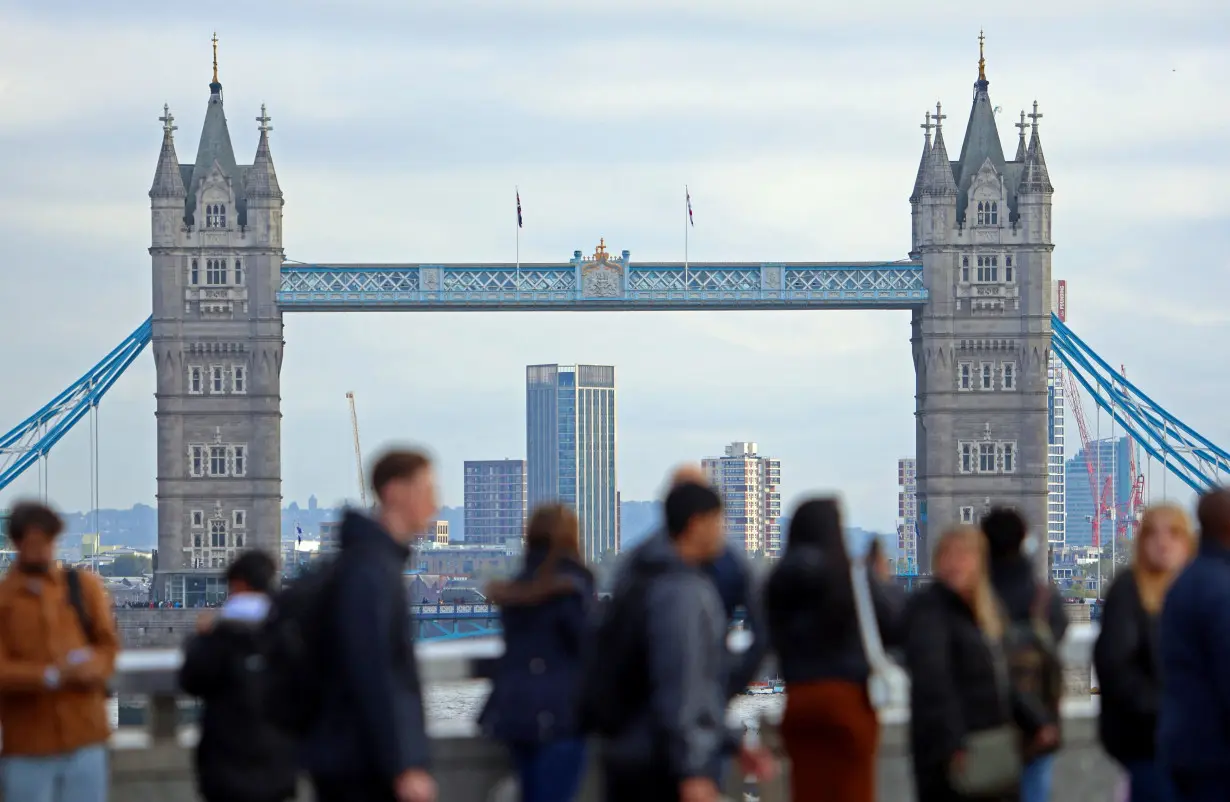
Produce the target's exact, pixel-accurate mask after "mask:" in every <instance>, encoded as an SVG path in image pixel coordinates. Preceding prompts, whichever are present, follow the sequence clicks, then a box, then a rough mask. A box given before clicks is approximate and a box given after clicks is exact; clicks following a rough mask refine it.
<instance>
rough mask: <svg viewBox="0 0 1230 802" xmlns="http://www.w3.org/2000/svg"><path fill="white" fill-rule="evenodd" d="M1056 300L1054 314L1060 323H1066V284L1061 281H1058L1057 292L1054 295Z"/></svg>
mask: <svg viewBox="0 0 1230 802" xmlns="http://www.w3.org/2000/svg"><path fill="white" fill-rule="evenodd" d="M1056 295H1057V300H1056V302H1055V307H1056V309H1055V314H1056V315H1058V317H1059V322H1060V323H1067V322H1068V282H1067V281H1064V280H1063V279H1060V280H1059V291H1058V292H1057V293H1056Z"/></svg>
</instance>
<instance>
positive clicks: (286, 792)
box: [179, 551, 297, 802]
mask: <svg viewBox="0 0 1230 802" xmlns="http://www.w3.org/2000/svg"><path fill="white" fill-rule="evenodd" d="M276 575H277V563H275V562H274V561H273V558H272V557H270V556H269V555H268V554H266V553H264V552H262V551H247V552H244V553H243V554H241V555H239V556H238V557H237V558H235V561H234V562H232V563H231V565H230V567H229V568H227V571H226V584H227V599H226V603H225V604H223V605H222V608H221V609H220V610H218V613H217V615H216V616H214V615H204V616H202V618H201V620H200V623H199V625H198V634H197V635H196V636H195V637H193V638H192V639H191V640H190V641H188V643H187V645H186V646H185V648H184V664H183V666H182V667H181V668H180V672H179V684H180V687H181V688H183V690H184V693H187V694H189V695H191V696H196V697H198V698H200V700H201V701H202V702H203V703H204V705H205V710H204V712H203V714H202V716H201V735H200V740H199V741H198V742H197V749H196V773H197V787H198V788H199V789H200V791H201V797H202V798H203V799H204V800H205V802H285V800H288V799H292V798H293V797H294V796H295V781H296V774H297V770H296V756H295V753H294V742H293V741H292V740H291V739H290V738H288V737H287V736H286V735H285V734H284V733H282V732H281V731H279V730H278V729H277V728H276V727H274V726H273V724H272V723H271V722H270V721H269V720H268V719H267V718H266V716H265V715H264V709H263V698H262V694H263V687H262V672H263V670H264V656H263V654H262V645H263V642H262V637H261V636H262V634H263V632H262V630H263V627H264V623H265V618H266V616H267V615H268V613H269V594H270V592H271V591H272V590H273V581H274V577H275V576H276ZM211 612H212V611H211Z"/></svg>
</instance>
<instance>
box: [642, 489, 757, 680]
mask: <svg viewBox="0 0 1230 802" xmlns="http://www.w3.org/2000/svg"><path fill="white" fill-rule="evenodd" d="M685 484H694V485H704V486H708V484H709V482H708V479H707V477H706V476H705V472H704V469H702V468H701V467H700V466H699V465H696V464H692V465H684V466H682V467H680V468H677V469H676V470H675V472H674V473H673V474H672V475H671V484H670V486H671V488H672V489H674V488H676V487H679V486H680V485H685ZM669 539H670V538H669V536H668V535H667V533H666V532H665V531H662V532H658V533H656V534H654V535H652V536H651V537H649V538H648V539H647V540H646V541H644V542H643V543H640V544H639V545H637V546H636V547H635V548H634V549H632V551H631V552H630V553H629V555H628V564H629V565H634V564H636V563H637V561H638V560H639V559H640V558H639V556H638V555H639V553H640V552H641V551H642V550H643V549H651V550H652V549H660V548H661V545H662V544H661V543H655V542H654V541H661V540H669ZM702 570H703V571H704V573H705V575H706V576H708V577H709V579H710V581H712V582H713V585H714V588H715V589H716V590H717V593H718V598H719V599H721V602H722V608H723V609H724V610H725V612H726V619H727V622H728V623H733V622H734V621H735V620H736V618H737V617H738V615H739V613H740V611H742V613H743V628H744V631H745V632H747V633H748V634H750V635H751V642H750V644H749V645H748V647H747V648H746V649H744V650H743V651H742V652H740V653H738V654H736V655H733V657H732V662H731V664H730V669H729V671H728V672H727V677H726V697H727V699H728V700H729V699H733V698H734V697H736V696H738V695H739V694H741V693H743V692H744V691H745V690H747V686H748V685H749V684H750V683H751V682H752V680H754V679H756V674H757V672H759V671H760V666H761V665H762V664H763V663H764V658H765V655H767V654H768V652H769V632H768V625H767V624H766V622H765V616H764V610H763V606H764V605H763V604H761V593H760V592H759V589H758V588H757V586H756V582H755V578H754V577H753V575H752V567H751V564H750V563H749V562H748V559H747V556H746V555H745V554H744V553H743V550H742V549H741V548H738V547H735V546H732V545H731V544H729V543H727V542H726V541H725V540H723V542H722V552H721V553H720V554H719V555H718V556H717V557H716V558H715V559H714V560H712V561H711V562H709V563H707V564H705V565H704V566H703V568H702Z"/></svg>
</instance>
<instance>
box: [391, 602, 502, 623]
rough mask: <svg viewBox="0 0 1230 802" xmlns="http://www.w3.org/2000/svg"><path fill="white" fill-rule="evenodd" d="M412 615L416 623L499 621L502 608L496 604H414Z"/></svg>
mask: <svg viewBox="0 0 1230 802" xmlns="http://www.w3.org/2000/svg"><path fill="white" fill-rule="evenodd" d="M410 615H411V617H412V618H414V620H416V621H436V620H440V621H450V620H463V621H464V620H473V619H483V618H491V619H498V618H499V617H500V608H499V607H496V606H495V605H494V604H412V605H410Z"/></svg>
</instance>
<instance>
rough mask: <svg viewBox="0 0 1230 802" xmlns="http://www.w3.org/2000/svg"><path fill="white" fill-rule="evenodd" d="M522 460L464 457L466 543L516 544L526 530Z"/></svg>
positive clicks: (523, 461) (523, 462) (523, 464)
mask: <svg viewBox="0 0 1230 802" xmlns="http://www.w3.org/2000/svg"><path fill="white" fill-rule="evenodd" d="M525 473H526V472H525V460H520V459H501V460H466V463H465V484H464V492H465V542H466V543H467V544H473V545H482V546H507V545H512V546H516V545H517V544H519V543H520V541H521V536H522V534H523V532H524V530H525V504H526V502H525V499H526V493H525Z"/></svg>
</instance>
